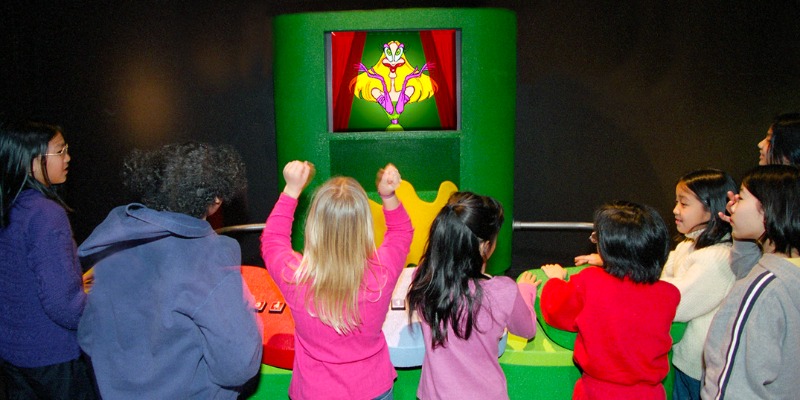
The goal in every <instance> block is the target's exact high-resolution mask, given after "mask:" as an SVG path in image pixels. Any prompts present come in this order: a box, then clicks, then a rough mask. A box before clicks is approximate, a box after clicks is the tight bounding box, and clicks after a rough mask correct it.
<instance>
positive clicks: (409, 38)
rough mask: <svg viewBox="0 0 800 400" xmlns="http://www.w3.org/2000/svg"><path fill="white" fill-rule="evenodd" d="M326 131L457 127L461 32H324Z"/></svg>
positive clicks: (422, 129)
mask: <svg viewBox="0 0 800 400" xmlns="http://www.w3.org/2000/svg"><path fill="white" fill-rule="evenodd" d="M325 43H326V58H327V68H326V73H327V77H326V78H327V79H326V82H327V86H328V87H327V90H328V93H327V95H328V130H329V131H330V132H370V131H431V130H433V131H439V130H458V129H460V119H461V118H460V109H461V107H460V94H461V93H460V92H461V89H460V83H461V82H460V53H461V52H460V45H461V43H460V31H459V30H457V29H436V30H400V31H397V30H393V31H335V32H328V33H326V34H325Z"/></svg>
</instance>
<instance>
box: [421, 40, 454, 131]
mask: <svg viewBox="0 0 800 400" xmlns="http://www.w3.org/2000/svg"><path fill="white" fill-rule="evenodd" d="M419 36H420V40H421V41H422V48H423V51H424V52H425V60H426V61H427V62H428V63H431V62H432V63H433V64H434V67H433V68H431V69H430V71H429V72H428V73H429V74H430V77H431V78H432V79H433V80H434V81H436V84H437V85H438V86H439V90H438V91H437V92H436V94H435V95H434V98H435V99H436V107H437V111H438V113H439V121H440V122H441V124H442V129H456V118H457V117H456V101H457V99H456V84H457V81H456V60H455V50H456V49H455V46H456V40H455V36H456V32H455V31H454V30H435V31H421V32H420V33H419Z"/></svg>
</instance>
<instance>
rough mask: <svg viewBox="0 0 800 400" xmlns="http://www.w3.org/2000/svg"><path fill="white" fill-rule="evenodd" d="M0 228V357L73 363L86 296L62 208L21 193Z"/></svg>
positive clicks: (29, 364) (23, 363) (21, 363)
mask: <svg viewBox="0 0 800 400" xmlns="http://www.w3.org/2000/svg"><path fill="white" fill-rule="evenodd" d="M9 217H10V218H9V224H8V226H6V227H5V228H0V277H2V278H0V358H2V359H3V360H5V361H7V362H9V363H11V364H13V365H16V366H18V367H23V368H34V367H43V366H46V365H53V364H58V363H63V362H66V361H70V360H74V359H76V358H78V356H79V355H80V348H79V347H78V342H77V340H76V329H77V328H78V320H79V319H80V316H81V312H82V311H83V306H84V304H85V303H86V294H85V293H84V292H83V286H82V282H81V269H80V264H79V263H78V258H77V256H76V254H75V242H74V240H73V238H72V230H71V229H70V226H69V219H68V218H67V213H66V212H65V211H64V209H63V208H62V207H61V206H60V205H58V204H57V203H56V202H54V201H53V200H50V199H48V198H47V197H45V196H44V195H43V194H42V193H40V192H39V191H36V190H33V189H28V190H24V191H23V192H22V193H20V195H19V197H17V200H16V201H15V202H14V205H13V206H12V208H11V212H10V213H9Z"/></svg>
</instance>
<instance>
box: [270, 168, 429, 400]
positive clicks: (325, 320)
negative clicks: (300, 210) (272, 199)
mask: <svg viewBox="0 0 800 400" xmlns="http://www.w3.org/2000/svg"><path fill="white" fill-rule="evenodd" d="M312 175H313V165H311V164H310V163H309V162H307V161H292V162H290V163H288V164H287V165H286V167H285V168H284V170H283V176H284V178H285V180H286V186H285V188H284V190H283V193H281V195H280V198H279V199H278V202H277V204H276V205H275V207H274V208H273V210H272V213H271V214H270V216H269V218H267V223H266V226H265V227H264V232H263V233H262V236H261V253H262V256H263V257H264V262H265V265H266V267H267V270H268V271H269V273H270V275H271V276H272V277H273V279H274V280H275V282H276V283H277V284H278V287H279V288H280V289H281V292H282V293H283V295H284V296H285V298H286V303H287V304H288V306H289V308H290V309H291V311H292V315H293V317H294V321H295V327H296V332H295V358H294V366H293V373H292V381H291V383H290V385H289V396H290V397H291V398H292V399H319V398H325V399H391V398H392V385H393V382H394V379H395V377H396V376H397V373H396V372H395V370H394V367H393V366H392V363H391V361H390V360H389V350H388V347H387V345H386V340H385V339H384V336H383V332H382V330H381V327H382V325H383V322H384V320H385V318H386V313H387V312H388V311H389V302H390V300H391V293H392V290H393V289H394V286H395V284H396V283H397V279H398V277H399V276H400V272H401V271H402V269H403V267H404V263H405V259H406V257H407V255H408V251H409V247H410V245H411V239H412V236H413V234H414V230H413V228H412V226H411V220H410V219H409V217H408V214H407V213H406V211H405V209H404V208H403V205H402V204H401V203H400V200H399V199H398V198H397V196H395V189H397V187H398V186H399V185H400V173H399V172H398V171H397V168H395V167H394V166H393V165H391V164H388V165H387V166H386V167H385V168H384V169H381V170H380V171H378V176H377V180H376V183H377V189H378V193H379V195H380V197H381V199H382V200H383V212H384V216H385V217H386V226H387V231H386V235H385V237H384V241H383V243H382V244H381V246H380V247H379V248H377V249H376V248H375V244H374V234H373V226H372V217H371V215H370V211H369V203H368V200H367V194H366V192H364V189H363V188H362V187H361V185H359V183H358V182H357V181H355V180H354V179H352V178H348V177H335V178H332V179H330V180H328V181H327V182H326V183H324V184H323V185H322V186H320V187H319V188H318V189H317V191H316V193H315V194H314V196H313V200H312V202H311V206H310V208H309V213H308V218H307V219H306V227H305V248H304V251H303V254H300V253H298V252H295V251H294V250H292V247H291V229H292V221H293V219H294V212H295V209H296V207H297V199H298V197H300V194H301V193H302V191H303V189H304V188H305V186H306V185H307V183H308V181H309V178H310V177H311V176H312Z"/></svg>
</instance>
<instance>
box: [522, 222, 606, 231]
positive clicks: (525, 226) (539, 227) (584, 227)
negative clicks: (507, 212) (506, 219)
mask: <svg viewBox="0 0 800 400" xmlns="http://www.w3.org/2000/svg"><path fill="white" fill-rule="evenodd" d="M513 226H514V228H513V229H514V230H515V231H545V230H550V231H552V230H565V231H592V230H594V224H592V223H591V222H522V221H514V225H513Z"/></svg>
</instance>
